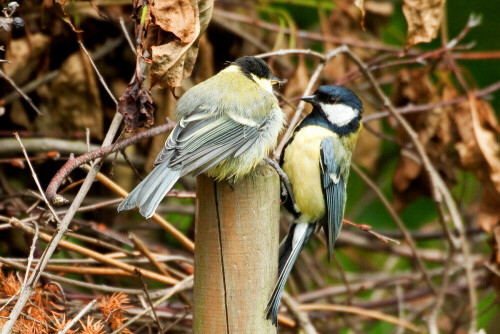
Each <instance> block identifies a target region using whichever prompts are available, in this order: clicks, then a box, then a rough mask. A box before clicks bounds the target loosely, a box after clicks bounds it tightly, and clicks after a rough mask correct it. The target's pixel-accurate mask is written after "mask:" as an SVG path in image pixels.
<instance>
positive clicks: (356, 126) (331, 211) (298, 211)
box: [267, 86, 363, 325]
mask: <svg viewBox="0 0 500 334" xmlns="http://www.w3.org/2000/svg"><path fill="white" fill-rule="evenodd" d="M302 100H303V101H306V102H309V103H311V104H312V106H313V110H312V112H311V113H310V114H309V115H307V116H306V117H305V118H304V119H303V120H302V122H301V123H300V124H299V125H297V127H296V128H295V129H294V132H293V134H292V136H291V137H290V139H289V140H288V142H287V143H286V145H285V147H284V150H283V153H282V155H281V159H280V165H281V167H282V169H283V171H284V172H285V173H286V174H287V175H288V177H289V179H290V183H291V185H292V190H293V193H294V195H295V205H293V204H292V203H290V201H287V202H285V207H286V208H287V210H288V211H290V212H291V213H292V214H293V216H294V221H293V223H292V225H291V226H290V229H289V231H288V235H287V236H286V238H285V239H284V240H283V241H282V243H281V245H280V249H279V271H278V272H279V276H278V281H277V283H276V286H275V287H274V291H273V294H272V295H271V298H270V300H269V302H268V304H267V319H271V321H272V323H273V324H274V325H276V324H277V321H278V309H279V304H280V299H281V294H282V293H283V288H284V287H285V282H286V280H287V278H288V275H289V274H290V271H291V270H292V267H293V264H294V263H295V260H296V259H297V256H298V255H299V253H300V251H301V250H302V249H303V248H304V246H305V244H306V243H307V242H308V240H309V239H310V238H311V236H312V234H313V232H314V230H315V229H316V227H318V228H319V227H320V226H322V227H323V231H324V233H325V236H326V241H327V244H328V259H330V257H331V255H332V253H333V245H334V243H335V240H336V239H337V237H338V235H339V232H340V229H341V227H342V220H343V217H344V207H345V201H346V183H347V179H348V177H349V168H350V164H351V155H352V152H353V150H354V147H355V145H356V141H357V139H358V136H359V133H360V131H361V129H362V127H363V126H362V123H361V115H362V113H363V105H362V103H361V100H360V99H359V98H358V97H357V96H356V94H354V93H353V92H351V91H350V90H349V89H347V88H343V87H339V86H321V87H320V88H318V89H317V90H316V91H315V92H314V94H313V95H311V96H304V97H302Z"/></svg>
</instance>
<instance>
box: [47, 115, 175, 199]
mask: <svg viewBox="0 0 500 334" xmlns="http://www.w3.org/2000/svg"><path fill="white" fill-rule="evenodd" d="M174 126H175V123H174V122H167V123H166V124H162V125H159V126H157V127H154V128H151V129H149V130H147V131H143V132H140V133H137V134H135V135H134V136H131V137H129V138H127V139H124V140H120V141H119V142H117V143H115V144H114V145H106V146H102V147H101V148H99V149H96V150H93V151H90V152H88V153H85V154H82V155H80V156H79V157H76V158H73V159H70V160H68V162H66V163H65V164H64V166H63V167H61V168H60V169H59V170H58V171H57V173H56V174H55V175H54V177H53V178H52V180H51V181H50V183H49V185H48V186H47V190H46V194H47V198H48V199H49V200H50V201H51V202H52V203H56V204H64V203H66V202H67V200H65V199H64V198H63V197H62V196H59V195H57V190H58V189H59V186H60V185H61V183H62V182H63V180H64V179H65V178H66V177H67V176H68V175H69V174H70V173H71V172H72V171H73V170H75V169H76V168H78V167H79V166H80V165H83V164H85V163H88V162H90V161H92V160H94V159H98V158H102V157H104V156H107V155H109V154H110V153H113V152H117V151H121V150H123V149H124V148H126V147H128V146H130V145H133V144H135V143H137V142H139V141H141V140H143V139H146V138H150V137H154V136H156V135H158V134H161V133H165V132H168V131H171V130H172V129H173V128H174Z"/></svg>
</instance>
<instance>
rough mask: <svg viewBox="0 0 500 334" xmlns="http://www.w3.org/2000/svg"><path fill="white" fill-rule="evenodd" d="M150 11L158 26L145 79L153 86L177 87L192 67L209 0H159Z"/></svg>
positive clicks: (207, 19) (208, 16) (209, 14)
mask: <svg viewBox="0 0 500 334" xmlns="http://www.w3.org/2000/svg"><path fill="white" fill-rule="evenodd" d="M158 3H159V4H158V5H154V8H153V10H152V14H153V16H154V18H155V20H154V21H155V23H156V24H157V26H158V27H159V28H160V29H161V30H159V31H158V32H157V34H158V36H157V37H158V38H157V41H159V42H158V43H155V45H153V46H152V47H151V52H152V60H153V61H152V64H151V69H150V72H149V79H150V81H151V84H152V85H153V86H159V87H164V88H165V87H170V88H172V87H179V86H180V85H181V82H182V79H184V78H185V77H186V76H189V75H190V74H191V72H192V70H193V67H194V64H195V61H196V56H197V54H198V47H199V41H200V37H201V35H202V34H203V33H204V32H205V30H206V28H207V26H208V23H209V22H210V19H211V17H212V10H213V0H200V1H196V0H192V1H187V0H182V1H177V2H175V3H171V4H170V5H164V4H163V2H162V1H160V2H158Z"/></svg>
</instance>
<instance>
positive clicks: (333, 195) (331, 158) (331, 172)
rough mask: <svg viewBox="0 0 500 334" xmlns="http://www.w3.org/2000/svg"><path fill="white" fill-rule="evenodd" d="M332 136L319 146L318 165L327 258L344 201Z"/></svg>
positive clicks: (340, 219)
mask: <svg viewBox="0 0 500 334" xmlns="http://www.w3.org/2000/svg"><path fill="white" fill-rule="evenodd" d="M332 140H333V139H332V138H325V139H323V141H322V142H321V147H320V167H321V181H322V187H323V196H324V198H325V205H326V211H327V216H326V218H325V219H324V221H323V230H324V232H325V237H326V241H327V244H328V258H329V259H330V257H331V255H332V254H333V246H334V244H335V240H337V237H338V235H339V233H340V229H341V228H342V220H343V217H344V203H345V193H346V191H345V180H344V179H343V177H342V175H341V173H340V166H339V163H338V161H337V160H336V159H335V155H334V145H333V142H332Z"/></svg>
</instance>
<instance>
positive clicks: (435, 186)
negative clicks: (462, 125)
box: [345, 48, 477, 333]
mask: <svg viewBox="0 0 500 334" xmlns="http://www.w3.org/2000/svg"><path fill="white" fill-rule="evenodd" d="M345 53H346V54H347V55H348V56H349V57H350V58H351V59H352V60H353V61H354V63H356V65H358V67H359V68H360V70H361V71H362V72H363V74H364V75H365V76H366V78H367V79H368V80H369V81H370V83H371V85H372V87H373V89H374V90H375V92H376V94H377V96H378V97H379V98H380V100H381V101H382V102H383V105H384V106H385V107H386V108H387V109H388V110H389V112H390V113H391V115H392V116H393V117H394V118H395V119H396V120H397V121H398V122H399V124H400V125H401V127H402V128H403V129H404V131H405V132H406V133H407V134H408V136H409V137H410V140H411V141H412V143H413V145H414V147H415V149H416V151H417V153H418V155H419V157H420V159H422V163H423V166H424V169H425V171H426V172H427V175H428V177H429V181H430V186H431V188H432V197H433V199H434V202H435V203H436V205H437V206H438V207H440V206H446V208H447V209H448V212H449V214H450V218H451V221H452V222H453V224H454V226H455V228H456V229H457V230H458V233H459V235H460V244H461V245H460V246H461V247H460V248H461V250H462V254H463V257H464V263H463V266H464V268H465V273H466V278H467V282H468V287H469V298H470V307H471V328H470V330H469V332H471V333H472V332H474V331H475V324H476V305H477V295H476V290H475V282H474V280H475V279H474V272H473V270H472V261H471V258H470V248H469V242H468V240H467V237H466V235H465V228H464V224H463V222H462V217H461V215H460V213H459V211H458V208H457V206H456V203H455V200H454V199H453V196H452V195H451V193H450V191H449V189H448V188H447V187H446V185H445V183H444V181H443V179H442V178H441V176H440V175H439V173H438V172H437V171H436V168H435V167H434V165H433V164H432V162H431V161H430V159H429V156H428V155H427V152H426V151H425V148H424V147H423V145H422V144H421V143H420V141H419V139H418V134H417V133H416V132H415V130H414V129H413V128H412V127H411V125H410V124H409V123H408V121H406V119H405V118H403V116H401V115H400V114H398V113H397V111H396V109H395V108H394V106H393V105H392V103H391V101H390V100H389V98H388V97H387V96H386V95H385V94H384V92H383V91H382V88H380V85H379V84H378V83H377V81H376V80H375V77H374V76H373V74H372V73H371V72H370V71H369V70H368V69H367V66H366V64H365V63H364V62H363V61H362V60H361V59H360V58H359V57H358V56H357V55H356V54H354V53H353V52H352V51H351V50H349V49H348V48H347V49H346V52H345ZM441 209H442V210H444V208H441ZM441 209H439V210H438V211H440V212H442V211H441ZM441 218H442V220H443V221H442V223H443V227H444V226H445V224H446V222H445V221H444V218H445V217H441ZM449 241H450V245H451V247H455V248H458V245H457V244H455V243H454V242H453V239H452V240H449Z"/></svg>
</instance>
